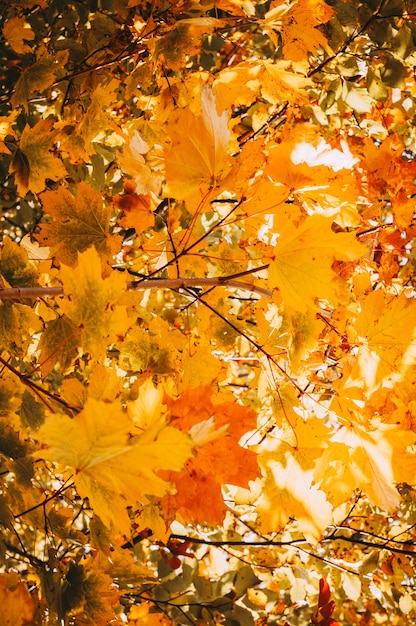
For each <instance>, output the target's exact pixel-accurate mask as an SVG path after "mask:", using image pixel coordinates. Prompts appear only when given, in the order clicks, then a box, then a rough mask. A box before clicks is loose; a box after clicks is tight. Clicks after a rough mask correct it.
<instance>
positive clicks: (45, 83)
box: [10, 50, 68, 112]
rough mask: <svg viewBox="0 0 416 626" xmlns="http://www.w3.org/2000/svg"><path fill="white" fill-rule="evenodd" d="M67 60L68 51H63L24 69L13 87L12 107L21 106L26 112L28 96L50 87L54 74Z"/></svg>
mask: <svg viewBox="0 0 416 626" xmlns="http://www.w3.org/2000/svg"><path fill="white" fill-rule="evenodd" d="M67 60H68V51H67V50H63V51H61V52H58V53H57V54H56V57H45V58H40V59H39V60H38V61H35V62H34V63H32V65H30V66H29V67H27V68H25V69H24V70H23V72H22V73H21V75H20V78H19V80H18V81H17V83H16V85H15V90H14V94H13V95H12V97H11V99H10V101H11V103H12V105H13V106H14V107H18V106H23V108H24V109H26V111H27V112H28V108H29V103H28V99H29V96H30V95H32V93H34V92H35V91H43V90H44V89H46V87H49V86H50V85H52V83H53V82H54V80H55V75H56V72H57V71H58V69H59V68H60V67H62V66H63V65H65V63H66V62H67Z"/></svg>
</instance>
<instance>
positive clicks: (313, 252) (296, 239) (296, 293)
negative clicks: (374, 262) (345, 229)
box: [269, 215, 366, 312]
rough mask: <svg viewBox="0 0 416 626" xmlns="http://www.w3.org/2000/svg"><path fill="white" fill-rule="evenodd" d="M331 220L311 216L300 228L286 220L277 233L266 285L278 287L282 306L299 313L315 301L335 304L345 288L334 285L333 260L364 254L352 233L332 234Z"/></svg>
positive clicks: (353, 257) (341, 298) (362, 246)
mask: <svg viewBox="0 0 416 626" xmlns="http://www.w3.org/2000/svg"><path fill="white" fill-rule="evenodd" d="M331 224H332V219H331V218H327V217H324V216H322V215H312V216H310V217H307V218H306V220H305V221H304V222H303V224H302V225H301V226H300V227H299V228H295V226H294V225H293V224H292V223H291V221H290V220H286V223H285V224H284V225H283V226H282V228H281V229H280V236H279V239H278V243H277V246H276V253H275V255H274V258H273V260H272V262H271V263H270V267H269V285H270V286H271V287H272V288H275V287H278V289H279V290H280V293H281V297H282V300H283V302H284V304H285V305H287V306H290V307H292V308H294V309H296V310H298V311H300V312H305V311H306V310H307V309H308V308H309V307H313V306H314V302H315V300H316V299H317V298H320V299H325V300H328V302H329V303H331V304H338V303H339V302H340V301H342V300H343V299H345V293H343V291H342V290H344V292H345V290H346V288H347V285H345V283H343V284H342V285H341V283H338V284H337V282H336V278H337V277H336V274H335V272H333V271H332V269H331V265H332V263H333V261H334V260H335V259H340V260H346V261H347V260H348V261H353V260H355V259H358V258H359V257H360V256H363V254H364V253H365V252H366V248H365V246H364V245H362V244H360V243H358V242H357V241H356V239H355V235H354V233H335V232H334V231H333V230H332V229H331Z"/></svg>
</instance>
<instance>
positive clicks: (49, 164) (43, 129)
mask: <svg viewBox="0 0 416 626" xmlns="http://www.w3.org/2000/svg"><path fill="white" fill-rule="evenodd" d="M52 126H53V121H52V120H39V121H38V122H37V123H36V124H35V126H33V128H30V126H28V125H26V126H25V128H24V130H23V132H22V136H21V138H20V144H19V149H18V150H17V151H16V153H15V154H14V157H13V160H12V163H11V165H10V171H11V172H16V183H17V189H18V192H19V194H20V195H21V196H22V197H23V196H25V195H26V192H27V191H28V190H30V191H32V192H33V193H40V192H41V191H43V190H44V189H45V187H46V182H45V181H46V179H48V178H49V179H50V180H54V181H57V180H59V179H60V178H63V177H64V176H66V173H67V172H66V169H65V167H64V164H63V163H62V161H61V160H60V159H59V158H58V157H57V156H55V155H54V154H53V153H52V150H53V146H54V143H55V141H56V131H54V130H53V128H52Z"/></svg>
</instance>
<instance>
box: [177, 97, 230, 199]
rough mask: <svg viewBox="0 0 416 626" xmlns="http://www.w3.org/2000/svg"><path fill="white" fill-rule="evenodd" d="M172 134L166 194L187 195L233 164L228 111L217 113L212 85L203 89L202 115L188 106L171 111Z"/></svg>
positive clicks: (211, 183) (212, 180)
mask: <svg viewBox="0 0 416 626" xmlns="http://www.w3.org/2000/svg"><path fill="white" fill-rule="evenodd" d="M169 136H170V139H171V147H170V149H169V150H168V151H167V153H166V189H165V193H166V194H168V195H171V196H174V197H175V198H177V199H184V198H186V197H187V196H190V195H191V194H192V193H194V192H195V191H197V190H198V189H208V188H209V187H210V186H211V185H214V184H216V182H218V181H219V180H221V179H222V178H223V177H224V175H225V174H226V172H227V171H228V169H229V167H230V165H229V157H228V144H229V141H230V132H229V130H228V115H227V113H226V112H225V111H224V112H223V113H222V114H221V115H219V114H218V112H217V108H216V103H215V96H214V95H213V93H212V91H211V88H210V87H208V86H205V87H204V88H203V89H202V94H201V115H194V114H193V113H192V112H191V110H190V109H189V108H187V109H185V110H182V111H178V112H176V111H175V112H174V113H173V114H172V115H171V117H170V119H169Z"/></svg>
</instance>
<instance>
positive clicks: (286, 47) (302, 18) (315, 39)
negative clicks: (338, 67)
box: [281, 0, 334, 61]
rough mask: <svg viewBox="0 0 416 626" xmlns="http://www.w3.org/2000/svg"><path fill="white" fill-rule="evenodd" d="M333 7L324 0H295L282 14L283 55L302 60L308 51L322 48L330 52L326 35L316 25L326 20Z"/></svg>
mask: <svg viewBox="0 0 416 626" xmlns="http://www.w3.org/2000/svg"><path fill="white" fill-rule="evenodd" d="M333 15H334V9H332V8H331V7H330V6H328V5H327V4H326V2H325V0H296V1H295V2H293V3H292V4H291V6H290V8H289V10H288V11H287V12H285V13H284V14H283V15H282V19H281V35H282V42H283V56H284V57H285V59H290V60H291V61H304V60H306V59H307V58H308V54H309V53H313V54H315V53H316V52H317V51H318V49H319V48H324V50H326V51H327V52H328V54H331V52H332V50H331V48H330V46H329V45H328V41H327V39H326V37H325V36H324V35H323V34H322V33H321V31H320V30H318V28H317V27H318V26H321V24H325V23H326V22H328V21H329V20H330V19H331V17H332V16H333Z"/></svg>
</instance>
